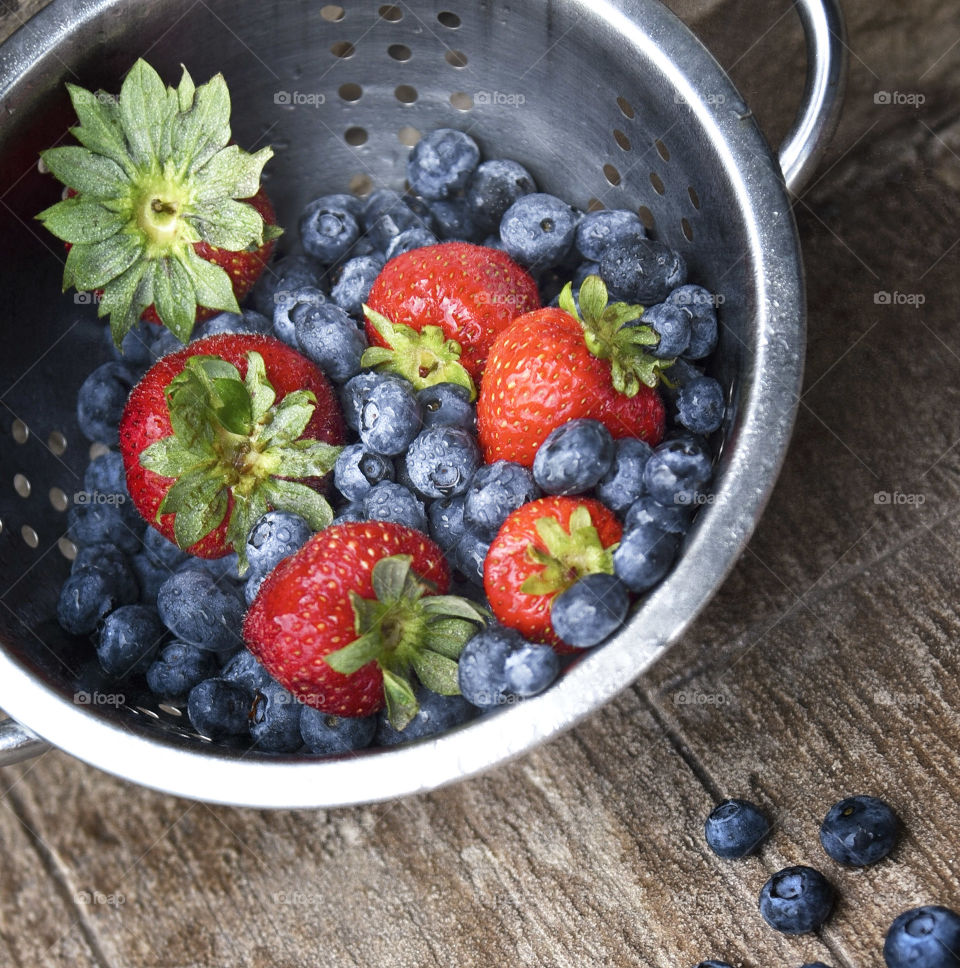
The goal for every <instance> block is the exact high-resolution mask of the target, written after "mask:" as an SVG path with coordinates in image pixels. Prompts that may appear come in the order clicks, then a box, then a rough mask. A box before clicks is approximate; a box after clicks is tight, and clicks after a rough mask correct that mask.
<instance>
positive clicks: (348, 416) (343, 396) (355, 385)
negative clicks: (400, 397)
mask: <svg viewBox="0 0 960 968" xmlns="http://www.w3.org/2000/svg"><path fill="white" fill-rule="evenodd" d="M397 379H398V377H395V376H393V375H392V374H390V373H377V372H375V371H373V370H364V371H363V372H362V373H358V374H357V375H356V376H355V377H352V378H351V379H349V380H347V382H346V383H345V384H344V385H343V386H342V387H341V388H340V392H339V394H338V396H339V397H340V408H341V409H342V410H343V420H344V423H346V425H347V426H348V427H349V428H350V429H351V430H359V429H360V413H361V412H362V410H363V405H364V404H365V403H366V402H367V397H368V396H369V395H370V391H371V390H372V389H373V388H374V387H375V386H378V385H379V384H381V383H383V382H385V381H386V380H397Z"/></svg>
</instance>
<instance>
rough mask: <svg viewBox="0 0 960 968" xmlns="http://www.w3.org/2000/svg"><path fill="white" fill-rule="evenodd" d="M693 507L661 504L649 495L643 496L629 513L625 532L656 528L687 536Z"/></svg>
mask: <svg viewBox="0 0 960 968" xmlns="http://www.w3.org/2000/svg"><path fill="white" fill-rule="evenodd" d="M690 512H691V507H690V506H689V505H686V504H659V503H657V502H656V501H655V500H654V499H653V498H652V497H650V495H649V494H643V495H641V496H640V497H639V498H638V499H637V500H636V501H634V503H633V504H631V505H630V510H629V511H627V516H626V518H624V522H623V526H624V530H626V531H632V530H633V529H634V528H644V527H654V528H658V529H659V530H660V531H669V532H670V533H672V534H686V533H687V529H688V528H689V527H690Z"/></svg>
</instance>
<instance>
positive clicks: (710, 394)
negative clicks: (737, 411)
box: [677, 376, 723, 434]
mask: <svg viewBox="0 0 960 968" xmlns="http://www.w3.org/2000/svg"><path fill="white" fill-rule="evenodd" d="M677 419H678V420H679V421H680V423H681V424H683V426H684V427H686V428H687V430H691V431H693V433H695V434H712V433H713V432H714V431H715V430H719V429H720V424H721V423H723V387H721V386H720V384H719V383H718V382H717V381H716V380H714V379H713V377H709V376H701V377H698V378H697V379H695V380H691V381H690V382H689V383H688V384H687V385H686V386H683V387H681V388H680V392H679V393H678V394H677Z"/></svg>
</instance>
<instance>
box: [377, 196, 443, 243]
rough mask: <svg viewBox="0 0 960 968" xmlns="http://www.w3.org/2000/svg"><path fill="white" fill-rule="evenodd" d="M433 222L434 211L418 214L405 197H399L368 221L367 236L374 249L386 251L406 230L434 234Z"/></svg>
mask: <svg viewBox="0 0 960 968" xmlns="http://www.w3.org/2000/svg"><path fill="white" fill-rule="evenodd" d="M433 224H434V220H433V215H432V213H430V212H429V211H425V213H424V215H423V216H421V215H418V214H417V213H416V212H414V211H413V210H412V209H411V208H410V206H409V205H408V204H407V203H406V201H405V200H404V199H402V198H398V199H397V200H396V201H395V202H394V203H393V204H392V205H390V206H383V207H381V208H380V209H379V210H378V211H377V214H376V216H375V217H374V218H372V219H370V220H369V221H368V222H367V223H366V227H367V238H368V239H369V240H370V244H371V245H372V246H373V247H374V249H378V250H380V251H381V252H386V251H387V250H388V249H389V248H390V246H391V245H393V243H394V242H395V240H396V239H397V238H398V237H399V236H400V235H402V234H403V233H404V232H408V231H410V230H415V231H420V232H427V233H429V234H431V235H432V233H431V232H430V229H431V227H432V226H433Z"/></svg>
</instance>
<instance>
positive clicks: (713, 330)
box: [667, 285, 717, 360]
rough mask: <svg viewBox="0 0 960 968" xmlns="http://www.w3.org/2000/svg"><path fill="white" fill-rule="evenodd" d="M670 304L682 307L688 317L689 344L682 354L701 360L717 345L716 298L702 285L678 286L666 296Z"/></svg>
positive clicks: (688, 357)
mask: <svg viewBox="0 0 960 968" xmlns="http://www.w3.org/2000/svg"><path fill="white" fill-rule="evenodd" d="M667 302H668V303H669V304H670V305H672V306H677V307H679V308H681V309H683V310H684V311H685V312H686V313H687V315H688V316H689V317H690V345H689V346H688V347H687V351H686V353H685V354H684V356H686V357H687V359H690V360H701V359H703V357H705V356H709V355H710V354H711V353H712V352H713V350H714V348H715V347H716V345H717V310H716V305H715V303H716V299H715V298H714V297H713V296H712V295H711V294H710V291H709V290H708V289H704V288H703V286H694V285H689V286H679V287H678V288H677V289H674V291H673V292H671V293H670V295H669V296H668V297H667Z"/></svg>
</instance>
